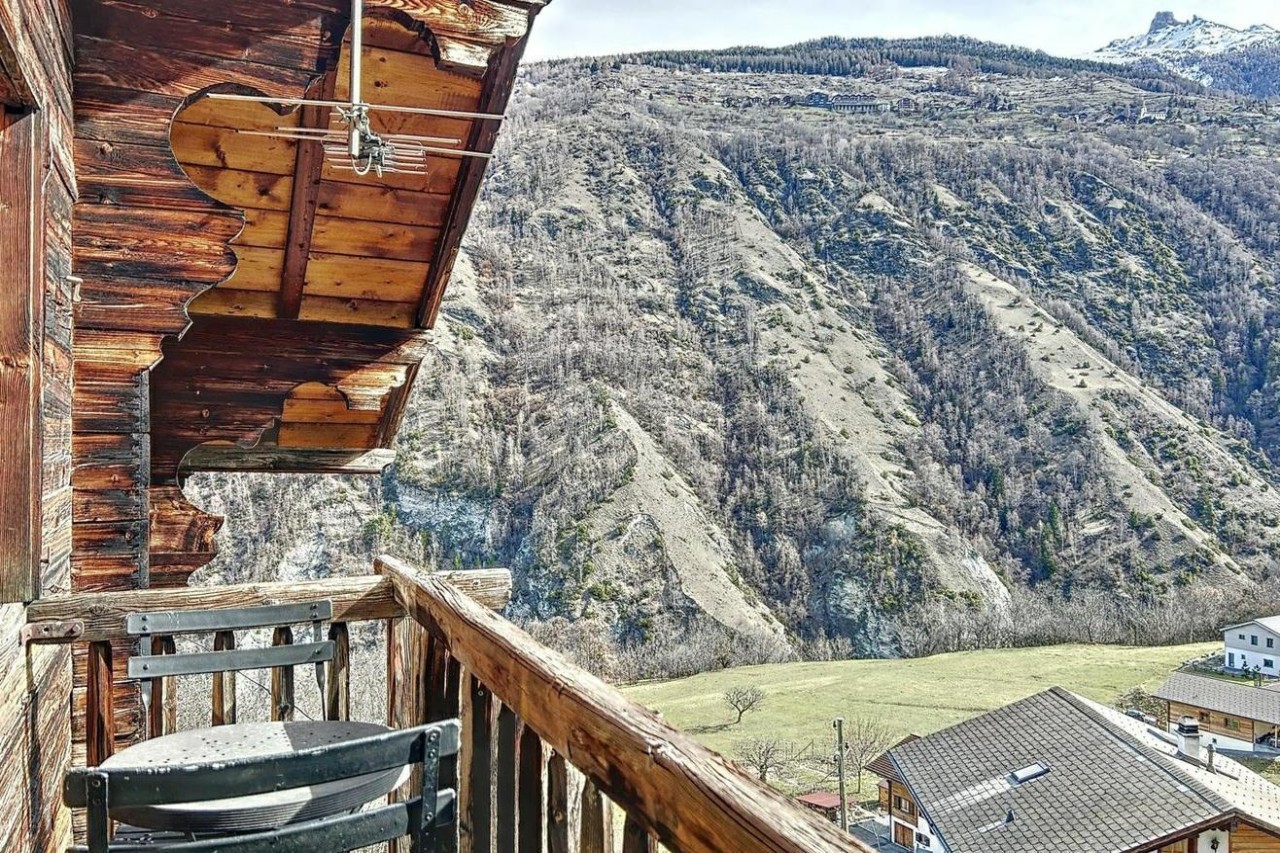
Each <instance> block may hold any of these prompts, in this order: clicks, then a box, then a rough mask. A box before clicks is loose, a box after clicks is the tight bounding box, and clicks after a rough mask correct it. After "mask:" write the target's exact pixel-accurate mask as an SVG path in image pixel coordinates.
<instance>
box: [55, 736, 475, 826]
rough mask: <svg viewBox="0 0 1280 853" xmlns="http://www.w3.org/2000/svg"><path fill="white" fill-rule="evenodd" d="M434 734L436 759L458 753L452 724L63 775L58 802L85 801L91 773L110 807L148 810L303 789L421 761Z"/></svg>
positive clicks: (84, 769) (85, 770)
mask: <svg viewBox="0 0 1280 853" xmlns="http://www.w3.org/2000/svg"><path fill="white" fill-rule="evenodd" d="M433 732H434V733H435V734H436V736H437V738H438V739H437V740H436V741H435V743H434V747H435V750H436V755H437V758H438V757H439V756H442V755H454V754H456V753H457V751H458V743H459V724H458V722H457V721H456V720H448V721H445V722H443V723H433V724H431V725H429V726H418V727H416V728H412V729H403V730H400V731H391V732H386V733H383V734H377V735H373V736H371V737H366V738H358V739H356V740H350V741H346V742H344V743H336V744H327V745H325V746H318V747H313V748H311V749H305V750H299V751H298V752H293V753H288V754H284V755H275V756H270V757H269V758H261V757H255V758H237V759H228V760H225V761H220V762H218V763H217V764H196V765H171V766H167V767H112V768H110V769H103V768H100V767H97V768H82V769H75V770H71V771H70V772H68V774H67V779H66V784H65V786H64V791H63V793H64V799H65V800H66V803H67V805H69V806H73V807H78V806H84V805H86V803H87V797H86V782H87V781H88V780H89V777H91V776H93V775H94V774H102V773H105V774H107V776H108V777H109V783H110V795H109V796H110V800H111V805H112V807H115V808H124V807H133V806H154V805H165V804H175V803H190V802H199V801H202V800H213V799H220V798H223V797H230V796H248V795H252V794H263V793H267V792H270V791H281V790H285V789H288V788H299V787H302V786H304V785H318V784H321V783H323V782H331V781H334V780H337V779H349V778H352V777H354V776H362V775H365V774H367V773H377V772H379V771H383V770H391V769H394V768H398V767H404V766H405V765H409V764H417V763H422V762H423V760H424V756H425V755H426V754H427V750H428V749H429V748H430V746H431V744H430V743H429V740H428V736H429V735H430V734H431V733H433Z"/></svg>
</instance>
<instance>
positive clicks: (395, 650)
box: [387, 618, 438, 853]
mask: <svg viewBox="0 0 1280 853" xmlns="http://www.w3.org/2000/svg"><path fill="white" fill-rule="evenodd" d="M429 639H430V638H429V635H428V634H427V631H426V629H425V628H423V627H422V626H421V625H419V624H418V623H417V622H416V621H415V620H413V619H407V618H400V619H391V620H388V622H387V722H388V723H389V724H390V725H391V727H392V728H396V729H407V728H412V727H413V726H420V725H422V724H423V723H425V722H427V705H428V694H429V691H428V684H429V681H430V671H429V668H428V658H429V653H428V648H427V646H428V641H429ZM437 784H438V783H437ZM421 790H422V767H421V766H414V767H413V769H412V771H411V772H410V774H409V781H408V783H407V784H406V785H404V786H402V787H401V788H399V789H398V790H396V791H393V792H392V793H391V799H392V801H400V800H405V799H408V798H410V797H413V796H415V795H416V794H417V793H418V792H420V791H421ZM408 849H409V848H408V845H407V844H406V843H405V842H404V839H399V840H397V841H393V842H392V843H391V844H390V845H389V846H388V850H389V851H390V853H402V851H407V850H408Z"/></svg>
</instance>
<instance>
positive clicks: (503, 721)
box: [494, 704, 517, 853]
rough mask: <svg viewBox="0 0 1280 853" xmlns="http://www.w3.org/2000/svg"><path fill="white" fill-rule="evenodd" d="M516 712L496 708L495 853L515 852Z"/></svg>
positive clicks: (506, 707) (504, 706)
mask: <svg viewBox="0 0 1280 853" xmlns="http://www.w3.org/2000/svg"><path fill="white" fill-rule="evenodd" d="M516 722H517V720H516V715H515V712H514V711H512V710H511V708H509V707H508V706H507V705H505V704H504V705H502V706H501V707H500V708H499V709H498V747H497V756H496V758H495V760H494V766H495V769H496V771H497V772H496V773H495V774H494V828H495V830H496V832H495V836H496V838H495V841H494V846H495V848H496V849H497V853H516V772H517V755H516Z"/></svg>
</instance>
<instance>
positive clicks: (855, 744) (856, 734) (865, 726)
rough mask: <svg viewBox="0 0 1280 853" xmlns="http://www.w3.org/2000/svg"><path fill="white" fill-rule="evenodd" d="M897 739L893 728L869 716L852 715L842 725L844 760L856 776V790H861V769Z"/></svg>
mask: <svg viewBox="0 0 1280 853" xmlns="http://www.w3.org/2000/svg"><path fill="white" fill-rule="evenodd" d="M896 741H897V735H896V734H894V732H893V729H891V728H889V727H888V726H886V725H885V724H884V723H882V722H880V721H879V720H873V719H871V718H869V717H853V718H852V719H850V720H848V721H846V723H845V727H844V752H845V761H846V764H847V766H848V767H849V769H851V770H853V772H854V775H855V776H857V778H858V781H857V790H858V791H861V790H862V770H863V768H865V767H866V766H867V764H868V763H869V762H870V761H871V760H872V759H873V758H875V757H876V756H877V755H880V754H881V753H882V752H884V751H885V750H886V749H888V748H889V747H891V746H893V744H894V743H895V742H896Z"/></svg>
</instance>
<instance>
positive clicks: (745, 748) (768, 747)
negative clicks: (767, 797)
mask: <svg viewBox="0 0 1280 853" xmlns="http://www.w3.org/2000/svg"><path fill="white" fill-rule="evenodd" d="M790 752H791V751H790V750H789V749H788V748H787V747H786V746H785V745H783V744H781V743H779V742H778V741H777V740H776V739H775V738H748V739H747V740H740V741H738V742H737V743H735V744H734V745H733V755H734V758H735V759H737V761H738V763H739V764H742V765H744V766H745V767H747V768H748V769H750V770H751V771H752V772H754V773H755V774H756V778H758V779H759V780H760V781H761V782H768V781H769V774H770V773H771V772H773V771H774V770H781V769H782V768H784V767H786V766H787V763H788V761H789V758H788V756H789V755H790Z"/></svg>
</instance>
